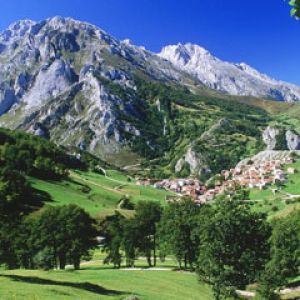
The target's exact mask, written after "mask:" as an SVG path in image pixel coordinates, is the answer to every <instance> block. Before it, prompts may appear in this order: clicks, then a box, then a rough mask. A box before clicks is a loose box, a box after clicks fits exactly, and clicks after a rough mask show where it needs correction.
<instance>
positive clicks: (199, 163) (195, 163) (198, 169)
mask: <svg viewBox="0 0 300 300" xmlns="http://www.w3.org/2000/svg"><path fill="white" fill-rule="evenodd" d="M185 163H187V164H188V165H189V167H190V175H192V176H199V175H202V174H208V173H210V172H211V170H210V169H209V168H208V167H207V164H206V163H205V161H204V160H203V158H201V156H200V155H199V154H197V153H196V152H195V151H194V150H193V149H192V147H189V148H188V150H187V152H186V153H185V155H184V156H183V157H182V158H181V159H179V160H178V161H177V163H176V165H175V172H176V173H179V172H181V171H182V168H183V166H184V164H185Z"/></svg>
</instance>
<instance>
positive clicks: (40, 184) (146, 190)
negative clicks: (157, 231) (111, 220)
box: [30, 170, 171, 215]
mask: <svg viewBox="0 0 300 300" xmlns="http://www.w3.org/2000/svg"><path fill="white" fill-rule="evenodd" d="M30 182H31V184H32V186H33V187H34V188H35V189H37V190H39V191H42V192H45V193H46V194H47V195H48V201H46V203H47V204H49V205H65V204H70V203H74V204H77V205H78V206H80V207H82V208H84V209H85V210H86V211H88V212H89V213H90V214H91V215H96V214H99V213H103V212H104V211H107V212H108V213H111V212H112V210H113V209H116V208H117V203H118V201H119V200H120V199H121V198H122V197H124V196H125V195H126V196H128V197H129V198H130V199H131V200H132V201H133V202H137V201H139V200H154V201H159V202H161V203H162V204H164V203H165V197H166V195H170V194H171V193H168V192H166V191H163V190H157V189H154V188H152V187H144V186H137V185H135V184H134V183H132V182H128V177H127V176H125V175H124V174H122V173H121V172H118V171H114V170H108V177H105V176H102V175H99V174H96V173H92V172H71V174H70V176H69V179H67V180H63V181H52V182H49V181H43V180H40V179H36V178H30ZM86 188H87V189H86Z"/></svg>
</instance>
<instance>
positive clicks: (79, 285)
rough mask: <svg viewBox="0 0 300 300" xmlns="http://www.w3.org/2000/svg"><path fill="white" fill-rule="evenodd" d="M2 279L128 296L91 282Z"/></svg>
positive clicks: (7, 276) (30, 278) (1, 275)
mask: <svg viewBox="0 0 300 300" xmlns="http://www.w3.org/2000/svg"><path fill="white" fill-rule="evenodd" d="M0 277H5V278H8V279H11V280H14V281H19V282H25V283H29V284H40V285H56V286H66V287H72V288H76V289H80V290H84V291H87V292H91V293H95V294H100V295H108V296H109V295H110V296H112V295H126V294H127V295H128V294H129V293H127V292H121V291H116V290H109V289H106V288H104V287H102V286H100V285H96V284H92V283H89V282H69V281H57V280H50V279H44V278H39V277H33V276H19V275H4V274H0Z"/></svg>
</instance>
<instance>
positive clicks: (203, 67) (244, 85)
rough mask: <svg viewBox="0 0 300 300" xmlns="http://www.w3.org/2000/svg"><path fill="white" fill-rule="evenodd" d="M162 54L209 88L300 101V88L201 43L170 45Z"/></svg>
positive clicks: (240, 94)
mask: <svg viewBox="0 0 300 300" xmlns="http://www.w3.org/2000/svg"><path fill="white" fill-rule="evenodd" d="M158 55H159V56H160V57H162V58H164V59H166V60H168V61H170V62H171V63H172V64H173V65H174V66H175V67H176V68H178V69H179V70H182V71H185V72H187V73H189V74H191V75H192V76H195V77H197V78H198V79H199V80H200V81H201V82H202V83H204V84H205V85H207V86H208V87H209V88H212V89H216V90H219V91H221V92H225V93H228V94H231V95H238V96H255V97H263V98H268V99H274V100H279V101H287V102H293V101H299V100H300V87H298V86H296V85H293V84H289V83H286V82H283V81H277V80H274V79H272V78H270V77H268V76H267V75H264V74H261V73H260V72H259V71H257V70H255V69H254V68H252V67H250V66H249V65H247V64H246V63H240V64H234V63H230V62H226V61H222V60H220V59H218V58H217V57H215V56H213V55H212V54H211V53H210V52H209V51H207V50H206V49H204V48H202V47H200V46H199V45H194V44H190V43H188V44H185V45H182V44H177V45H170V46H167V47H164V48H163V49H162V51H161V52H160V53H159V54H158Z"/></svg>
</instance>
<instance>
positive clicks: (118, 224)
mask: <svg viewBox="0 0 300 300" xmlns="http://www.w3.org/2000/svg"><path fill="white" fill-rule="evenodd" d="M99 225H100V227H99V228H100V231H99V234H100V235H101V236H102V237H103V238H104V240H103V248H102V249H103V251H105V253H107V257H106V259H105V263H111V264H113V265H114V266H115V267H116V268H120V267H121V264H122V263H125V264H126V266H127V267H133V266H134V263H135V260H136V259H138V257H139V256H145V257H146V258H147V261H148V265H149V267H151V266H155V265H156V261H157V258H159V259H161V260H164V259H165V257H166V256H167V255H173V256H175V257H176V260H177V262H178V268H180V269H185V270H191V271H196V272H197V274H198V276H199V279H200V280H201V281H202V282H206V283H208V284H210V285H211V286H212V288H213V291H214V295H215V299H228V298H230V297H233V298H234V297H236V294H235V291H236V290H237V289H244V288H246V286H247V285H248V284H252V283H259V289H258V293H260V295H261V298H263V299H276V293H275V292H274V291H275V290H276V289H278V288H280V287H282V286H284V285H286V284H287V283H288V280H289V278H292V277H293V276H297V275H298V274H299V267H300V259H299V257H300V256H299V251H300V211H295V212H294V213H292V214H291V215H289V216H288V217H286V218H285V219H278V220H276V221H274V222H273V223H271V224H270V223H269V222H268V221H267V219H266V215H265V214H262V213H256V212H253V211H252V210H251V208H250V206H249V205H248V204H241V201H228V200H220V201H219V202H218V203H217V204H216V205H215V206H210V205H206V206H201V207H199V206H197V205H195V204H194V202H193V201H191V200H189V199H186V200H184V201H182V202H176V203H171V204H169V205H168V206H167V207H165V208H162V207H160V205H159V204H158V203H157V202H146V201H145V202H140V203H138V204H137V205H136V207H135V214H134V216H133V217H132V218H125V217H124V216H122V214H120V213H116V214H115V215H113V216H109V217H107V218H105V219H104V220H102V221H101V222H100V224H99Z"/></svg>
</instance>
